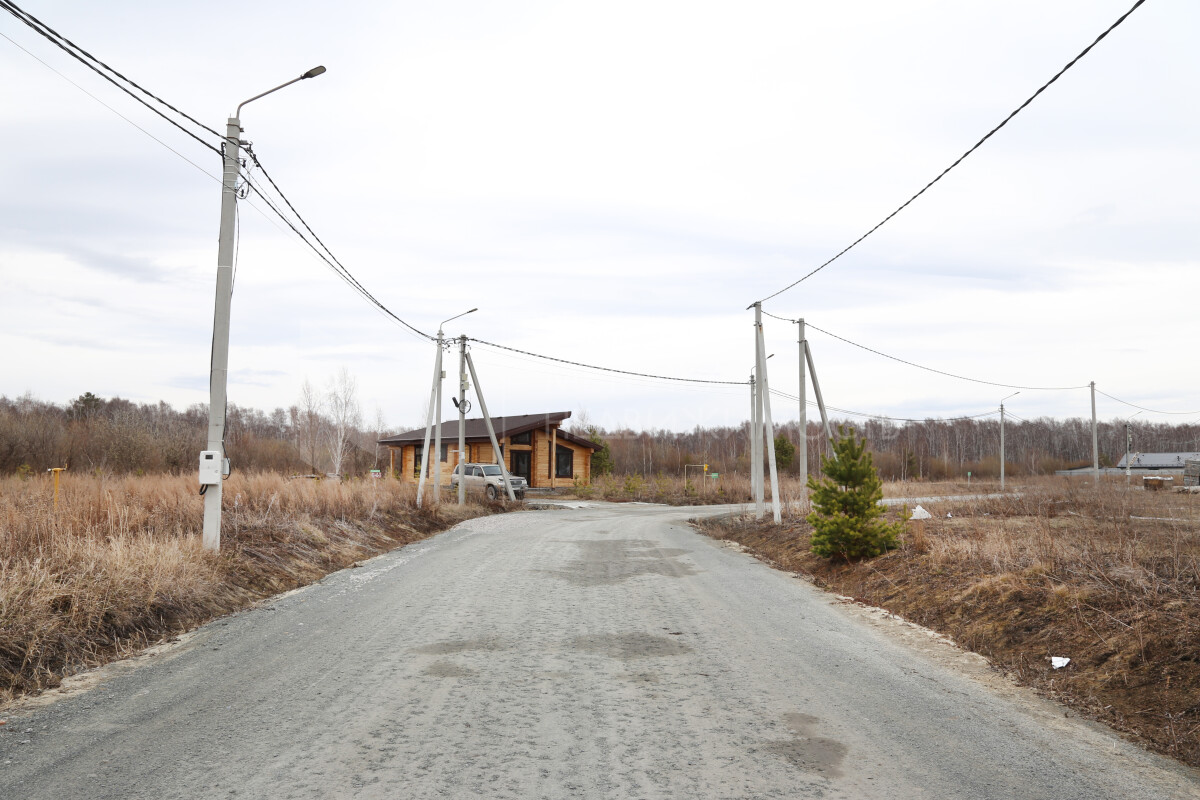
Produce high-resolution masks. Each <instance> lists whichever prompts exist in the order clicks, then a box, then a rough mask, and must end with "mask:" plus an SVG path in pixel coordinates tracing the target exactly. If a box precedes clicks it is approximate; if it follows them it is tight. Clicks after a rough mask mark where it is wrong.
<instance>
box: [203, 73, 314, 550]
mask: <svg viewBox="0 0 1200 800" xmlns="http://www.w3.org/2000/svg"><path fill="white" fill-rule="evenodd" d="M323 72H325V68H324V67H313V68H312V69H310V70H309V71H308V72H305V73H304V74H303V75H301V76H300V77H298V78H293V79H292V80H290V81H288V82H287V83H283V84H280V85H279V86H276V87H275V88H274V89H270V90H268V91H265V92H263V93H262V94H256V95H255V96H254V97H251V98H250V99H249V100H245V101H243V102H241V103H239V104H238V106H237V110H236V111H235V112H234V115H233V116H232V117H230V118H229V119H228V121H227V123H226V127H225V168H224V173H223V175H222V177H221V234H220V239H219V240H218V244H217V299H216V309H215V311H214V313H213V338H212V362H211V365H210V373H209V379H208V449H207V450H205V451H204V452H203V453H201V454H200V492H201V494H203V495H204V533H203V538H202V539H201V541H202V543H203V545H204V547H205V549H207V550H219V549H220V548H221V481H222V479H223V478H224V476H226V475H228V474H229V466H228V465H227V464H226V461H225V401H226V388H227V386H228V383H229V306H230V301H231V300H232V298H233V248H234V240H233V239H234V237H233V230H234V223H235V213H236V210H237V179H238V174H239V159H238V155H239V149H240V147H241V144H242V140H241V133H242V125H241V120H240V116H241V112H242V106H244V105H246V104H247V103H251V102H253V101H255V100H257V99H259V98H260V97H266V96H267V95H269V94H271V92H277V91H279V90H280V89H282V88H283V87H285V86H291V85H292V84H293V83H296V82H297V81H302V80H305V79H306V78H315V77H317V76H318V75H320V74H322V73H323Z"/></svg>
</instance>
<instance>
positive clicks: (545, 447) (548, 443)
mask: <svg viewBox="0 0 1200 800" xmlns="http://www.w3.org/2000/svg"><path fill="white" fill-rule="evenodd" d="M443 444H445V442H443ZM554 444H557V445H558V446H559V447H566V448H569V449H570V450H571V451H572V463H571V470H572V472H573V475H572V477H570V478H556V477H554V453H553V450H552V447H553V446H554ZM500 445H501V449H502V450H503V451H504V468H505V469H508V470H510V471H511V470H512V453H513V451H515V450H528V451H530V452H531V453H532V455H531V456H530V472H531V474H532V478H533V479H532V480H531V481H530V482H529V484H530V486H533V487H534V488H555V489H566V488H570V487H572V486H574V485H575V482H576V481H577V480H581V481H582V482H584V483H590V482H591V479H592V451H591V449H590V448H587V447H582V446H580V445H577V444H574V443H572V442H568V441H566V440H564V439H562V438H561V437H558V436H556V435H554V434H553V433H546V431H544V430H535V431H533V444H532V445H520V444H511V443H510V442H509V437H507V436H506V437H504V438H503V439H501V440H500ZM457 446H458V442H457V441H451V443H450V451H451V452H449V453H448V454H447V459H448V460H447V462H445V463H443V464H442V470H441V478H442V481H441V482H442V485H443V486H449V485H450V474H451V473H452V472H453V471H454V465H455V464H456V463H457V462H456V460H455V456H456V455H457V454H456V453H454V452H453V451H454V450H455V449H456V448H457ZM394 449H396V450H398V451H399V452H398V453H397V455H396V467H397V469H398V470H399V472H400V480H401V481H402V482H404V483H416V482H417V477H416V475H415V474H414V472H415V470H416V466H415V459H416V453H417V448H416V446H415V445H411V444H409V445H404V446H403V447H400V448H394ZM429 449H430V450H431V451H432V450H433V443H432V442H431V443H430V445H429ZM466 460H467V461H468V462H470V463H475V464H492V463H495V457H494V456H493V455H492V444H491V442H476V443H471V442H468V443H467V459H466Z"/></svg>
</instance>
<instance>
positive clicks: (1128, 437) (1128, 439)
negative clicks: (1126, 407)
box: [1125, 411, 1142, 486]
mask: <svg viewBox="0 0 1200 800" xmlns="http://www.w3.org/2000/svg"><path fill="white" fill-rule="evenodd" d="M1140 413H1142V412H1140V411H1139V412H1137V414H1134V415H1133V417H1136V416H1137V415H1138V414H1140ZM1133 417H1130V418H1129V419H1127V420H1125V485H1126V486H1128V485H1129V483H1130V472H1129V461H1130V457H1131V456H1132V453H1131V452H1130V450H1131V449H1132V446H1133V433H1132V432H1131V431H1130V430H1129V420H1132V419H1133Z"/></svg>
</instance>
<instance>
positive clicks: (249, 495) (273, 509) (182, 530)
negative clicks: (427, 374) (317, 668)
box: [0, 473, 503, 705]
mask: <svg viewBox="0 0 1200 800" xmlns="http://www.w3.org/2000/svg"><path fill="white" fill-rule="evenodd" d="M51 487H52V485H51V483H50V481H49V479H47V478H34V479H30V480H21V479H19V478H8V479H0V705H3V704H4V703H5V702H6V701H9V700H11V699H12V698H14V697H15V696H17V695H20V694H25V693H29V692H36V691H39V690H41V689H44V688H47V687H51V686H54V685H56V684H57V683H58V682H59V681H60V680H61V678H62V677H64V676H65V675H68V674H71V673H73V672H77V671H79V670H81V669H84V668H88V667H92V666H95V665H98V664H101V663H104V662H106V661H109V660H112V659H113V658H117V657H120V656H122V655H124V654H127V653H129V652H131V651H133V650H136V649H139V648H140V647H142V646H144V645H145V644H147V643H148V642H151V641H153V640H156V639H159V638H162V637H165V636H170V635H172V634H174V633H178V632H180V631H183V630H186V629H187V628H190V627H193V626H195V625H198V624H200V623H202V622H204V621H206V620H209V619H212V618H214V617H216V616H219V615H221V614H226V613H229V612H231V611H235V610H237V609H239V608H243V607H245V606H246V605H248V604H250V603H252V602H254V601H256V600H258V599H261V598H263V597H267V596H270V595H272V594H275V593H278V592H281V591H285V590H288V589H292V588H295V587H297V586H301V585H304V584H306V583H310V582H312V581H313V580H316V579H317V578H320V577H321V576H323V575H325V574H326V573H328V572H330V571H333V570H336V569H341V568H343V567H346V566H349V565H350V564H352V563H354V562H355V561H357V560H360V559H362V558H367V557H370V556H373V555H376V554H378V553H382V552H384V551H386V550H389V549H391V548H393V547H396V546H398V545H401V544H407V543H409V542H413V541H417V540H419V539H421V538H424V537H426V536H429V535H431V534H432V533H435V532H437V531H439V530H443V529H445V528H447V527H450V526H451V525H453V524H455V523H457V522H459V521H461V520H463V519H467V518H470V517H474V516H479V515H481V514H487V513H491V512H493V511H498V510H500V509H502V508H503V506H502V505H500V504H492V505H490V506H484V505H479V504H472V505H468V506H464V507H463V508H461V509H460V508H459V507H458V506H453V505H445V506H441V507H438V508H432V509H431V508H429V507H426V508H424V509H421V510H418V509H416V508H415V504H414V500H415V491H414V489H413V488H411V487H407V486H402V485H400V484H398V483H396V482H394V481H352V482H346V483H338V482H332V481H320V482H317V481H310V480H303V479H301V480H289V479H287V478H284V477H282V476H279V475H275V474H237V473H235V474H234V475H233V476H232V477H231V478H230V479H229V480H228V481H227V482H226V483H225V487H224V492H225V496H224V501H225V502H224V507H225V515H224V516H225V520H224V536H223V541H222V549H221V552H220V553H219V554H214V553H211V552H207V551H205V550H203V549H202V548H201V547H200V541H199V531H200V528H201V522H202V516H203V505H202V503H201V501H200V498H199V497H198V496H197V486H196V479H195V477H194V476H186V477H170V476H155V477H124V478H108V477H103V476H90V475H72V474H71V473H64V475H63V480H62V487H61V490H60V495H59V500H58V504H57V506H55V505H54V504H53V501H52V488H51Z"/></svg>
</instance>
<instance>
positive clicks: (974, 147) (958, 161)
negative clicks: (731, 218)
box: [758, 0, 1146, 303]
mask: <svg viewBox="0 0 1200 800" xmlns="http://www.w3.org/2000/svg"><path fill="white" fill-rule="evenodd" d="M1144 2H1146V0H1137V2H1135V3H1134V4H1133V6H1132V7H1130V9H1129V10H1128V11H1126V12H1125V13H1124V14H1122V15H1121V16H1120V17H1119V18H1118V19H1117V21H1116V22H1114V23H1113V24H1112V25H1109V26H1108V28H1107V29H1106V30H1105V31H1104V33H1102V34H1100V35H1099V36H1097V37H1096V39H1095V41H1093V42H1092V43H1091V44H1089V45H1088V46H1087V47H1085V48H1083V50H1082V51H1081V52H1080V53H1079V55H1077V56H1075V57H1074V58H1073V59H1071V60H1070V61H1069V62H1068V63H1067V65H1066V66H1065V67H1063V68H1062V69H1060V70H1059V71H1058V72H1056V73H1055V74H1054V77H1053V78H1051V79H1050V80H1048V81H1046V82H1045V83H1044V84H1042V86H1041V87H1040V88H1039V89H1038V90H1037V91H1036V92H1034V93H1033V94H1032V95H1030V96H1029V99H1027V100H1026V101H1025V102H1024V103H1021V105H1019V106H1017V108H1016V109H1015V110H1013V112H1012V113H1010V114H1009V115H1008V116H1007V117H1005V118H1004V119H1003V120H1002V121H1001V122H1000V124H999V125H997V126H996V127H994V128H992V129H991V130H990V131H988V132H987V134H985V135H984V137H983V138H982V139H980V140H979V141H978V142H976V143H975V144H974V145H972V146H971V148H970V149H969V150H967V151H966V152H965V153H963V154H962V155H961V156H959V157H958V158H957V159H955V161H954V163H953V164H951V165H950V166H948V167H946V168H945V169H944V170H942V171H941V172H940V173H939V174H938V176H937V177H936V178H934V179H933V180H931V181H930V182H929V183H927V184H925V186H924V187H922V189H921V191H919V192H917V193H916V194H914V195H913V196H912V197H910V198H908V199H907V200H905V201H904V202H903V203H902V204H901V205H900V207H899V208H897V209H896V210H895V211H893V212H892V213H890V214H888V215H887V216H886V217H884V218H883V219H882V220H880V221H879V222H878V223H876V225H875V227H873V228H871V229H870V230H869V231H867V232H866V233H864V234H863V235H862V236H860V237H858V238H857V239H855V240H854V241H853V242H851V243H850V244H849V245H847V246H846V247H845V248H843V249H842V250H841V252H839V253H838V254H837V255H835V256H834V257H833V258H831V259H829V260H828V261H826V262H825V263H824V264H822V265H821V266H819V267H817V268H816V269H814V270H812V271H811V272H809V273H807V274H806V275H804V276H802V277H801V278H799V279H798V280H795V281H793V282H791V283H789V284H788V285H787V286H785V287H783V288H782V289H780V290H779V291H777V292H774V293H772V294H769V295H767V296H766V297H764V298H762V300H759V301H758V302H760V303H763V302H766V301H767V300H770V299H771V298H772V297H778V296H779V295H781V294H783V293H784V292H786V291H787V290H789V289H791V288H793V287H795V286H797V285H799V284H801V283H803V282H804V281H806V280H808V279H809V278H811V277H812V276H813V275H816V274H817V273H818V272H820V271H821V270H823V269H825V268H826V267H828V266H829V265H830V264H832V263H833V262H834V261H837V260H838V259H839V258H841V257H842V256H843V255H845V254H846V253H848V252H849V251H850V250H851V248H853V247H854V246H855V245H857V244H858V243H859V242H861V241H862V240H863V239H866V238H867V237H868V236H870V235H871V234H872V233H874V232H875V231H877V230H879V229H880V228H881V227H883V225H884V223H886V222H887V221H888V220H890V219H891V218H892V217H894V216H896V215H897V214H899V213H900V212H901V211H903V210H904V209H905V208H907V207H908V206H909V204H910V203H912V202H913V201H914V200H916V199H917V198H918V197H920V196H921V195H923V194H925V192H926V191H927V190H928V189H929V188H930V187H931V186H933V185H934V184H935V183H937V182H938V181H940V180H941V179H942V178H943V177H945V176H946V173H948V172H949V171H950V170H952V169H954V168H955V167H957V166H958V165H959V164H961V163H962V162H963V160H964V159H966V157H967V156H969V155H971V154H972V153H974V152H975V151H976V150H978V149H979V148H980V146H982V145H983V143H984V142H986V141H987V140H988V139H990V138H992V135H993V134H995V133H996V132H997V131H999V130H1000V129H1001V128H1003V127H1004V126H1005V125H1007V124H1008V122H1009V120H1011V119H1012V118H1013V117H1015V116H1016V115H1017V114H1019V113H1020V112H1021V111H1023V110H1024V109H1025V107H1026V106H1028V105H1029V104H1030V103H1032V102H1033V101H1034V100H1035V99H1037V97H1038V95H1040V94H1041V93H1042V92H1044V91H1046V89H1048V88H1049V87H1050V85H1051V84H1052V83H1054V82H1055V81H1057V80H1058V79H1059V78H1061V77H1062V75H1063V73H1065V72H1066V71H1067V70H1069V69H1070V68H1071V67H1073V66H1075V64H1076V62H1078V61H1079V60H1080V59H1081V58H1083V57H1084V56H1086V55H1087V54H1088V53H1089V52H1090V51H1091V49H1092V48H1093V47H1095V46H1096V45H1097V44H1099V43H1100V40H1102V39H1103V38H1104V37H1106V36H1108V35H1109V34H1110V33H1112V32H1113V30H1114V29H1115V28H1116V27H1117V26H1118V25H1120V24H1121V23H1122V22H1124V21H1125V19H1126V18H1127V17H1128V16H1129V15H1130V14H1132V13H1133V12H1134V11H1136V10H1137V8H1138V6H1140V5H1141V4H1142V3H1144Z"/></svg>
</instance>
